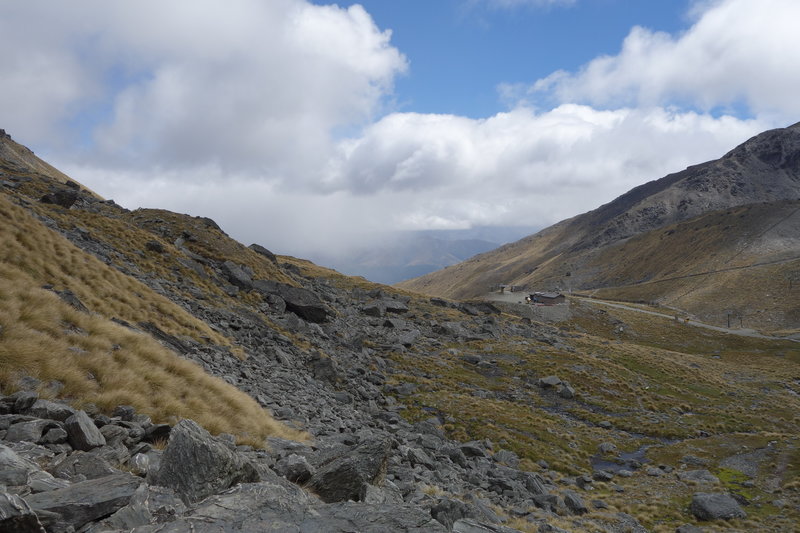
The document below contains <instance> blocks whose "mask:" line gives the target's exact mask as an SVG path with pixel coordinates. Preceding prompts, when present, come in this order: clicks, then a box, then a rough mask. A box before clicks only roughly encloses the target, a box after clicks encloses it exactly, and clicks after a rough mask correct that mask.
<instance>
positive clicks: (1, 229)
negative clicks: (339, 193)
mask: <svg viewBox="0 0 800 533" xmlns="http://www.w3.org/2000/svg"><path fill="white" fill-rule="evenodd" d="M46 283H50V284H52V285H54V286H55V287H57V288H61V289H69V290H72V291H73V292H74V293H75V294H76V295H78V297H79V298H80V299H81V300H82V302H83V303H84V304H85V305H86V306H87V307H88V308H89V309H90V310H91V311H92V313H90V314H87V313H84V312H81V311H78V310H77V309H75V308H73V307H71V306H70V305H68V304H66V303H65V302H63V301H62V300H61V299H60V298H59V297H58V296H57V295H56V294H54V293H53V292H51V291H49V290H46V289H43V288H42V287H41V286H42V285H43V284H46ZM0 302H1V305H0V386H2V388H3V390H4V391H5V392H10V391H12V390H14V388H15V386H16V381H17V380H18V379H19V377H21V376H23V375H31V376H33V377H36V378H38V379H40V380H42V381H49V380H58V381H60V382H62V383H63V384H64V389H63V391H62V393H61V395H62V396H63V397H65V398H67V399H69V400H71V401H72V402H73V403H75V404H76V405H78V406H80V405H83V404H88V403H93V404H95V405H97V406H98V407H100V408H101V409H103V410H107V411H110V410H111V409H113V408H114V407H115V406H117V405H120V404H130V405H133V406H134V407H136V408H137V409H138V410H139V411H140V412H143V413H146V414H148V415H150V416H151V417H152V418H153V419H154V420H156V421H162V422H175V421H176V420H177V419H179V418H191V419H193V420H196V421H197V422H198V423H200V424H202V425H203V426H204V427H206V428H207V429H208V430H209V431H211V432H212V433H220V432H226V433H231V434H234V435H237V436H239V437H240V439H243V440H244V441H245V442H248V443H252V444H256V445H263V439H264V438H265V437H267V436H270V435H276V436H282V437H286V438H302V437H303V435H302V434H301V433H300V432H297V431H295V430H291V429H288V428H286V427H285V426H283V425H281V424H280V423H278V422H276V421H275V420H273V419H272V418H271V416H270V415H269V413H268V412H267V411H265V410H264V409H262V408H261V407H260V406H259V405H258V404H257V403H256V402H255V401H254V400H253V399H252V398H250V397H249V396H248V395H247V394H245V393H243V392H241V391H239V390H238V389H236V388H235V387H233V386H231V385H229V384H227V383H225V382H224V381H222V380H221V379H218V378H215V377H212V376H210V375H208V374H206V373H205V372H204V370H203V369H202V368H201V367H200V366H198V365H196V364H194V363H192V362H190V361H188V360H184V359H181V358H180V357H178V356H177V355H175V354H174V353H173V352H171V351H169V350H168V349H166V348H165V347H163V346H162V345H161V344H160V343H158V342H157V341H156V340H154V339H153V338H151V337H149V336H147V335H145V334H143V333H138V332H135V331H132V330H130V329H128V328H125V327H122V326H120V325H118V324H116V323H114V322H112V321H111V320H110V318H111V317H119V318H122V319H123V320H126V321H129V322H132V323H137V322H139V321H150V322H153V323H155V324H156V325H158V326H159V327H161V328H162V329H164V330H166V331H169V332H174V333H177V334H180V335H186V336H192V337H195V338H198V337H199V338H204V337H205V338H206V339H209V340H212V341H217V342H219V344H226V343H228V341H227V339H225V338H224V337H222V336H221V335H219V334H217V333H215V332H214V331H212V330H211V329H210V328H208V327H207V326H206V325H205V324H204V323H203V322H201V321H199V320H197V319H195V318H194V317H192V316H191V315H189V314H188V313H187V312H185V311H183V310H182V309H181V308H179V307H178V306H176V305H174V304H172V303H171V302H170V301H169V300H167V299H166V298H163V297H161V296H159V295H157V294H155V293H153V292H152V291H151V290H150V289H149V288H147V287H146V286H144V285H143V284H141V283H139V282H138V281H136V280H133V279H132V278H129V277H127V276H125V275H124V274H122V273H120V272H117V271H116V270H114V269H112V268H110V267H108V266H107V265H104V264H103V263H101V262H100V261H98V260H97V259H95V258H94V257H91V256H89V255H88V254H85V253H84V252H82V251H81V250H79V249H77V248H76V247H74V246H73V245H72V244H70V243H69V242H67V241H66V240H65V239H63V238H61V237H60V236H58V235H57V234H55V233H54V232H52V231H50V230H48V229H46V228H45V227H44V226H42V225H41V224H39V223H38V222H37V221H35V220H34V219H33V218H32V217H31V216H30V215H28V214H27V213H25V212H24V211H23V210H22V209H21V208H19V207H16V206H14V205H12V204H10V203H9V202H8V201H7V200H6V199H5V198H4V197H0Z"/></svg>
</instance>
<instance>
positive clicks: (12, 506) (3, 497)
mask: <svg viewBox="0 0 800 533" xmlns="http://www.w3.org/2000/svg"><path fill="white" fill-rule="evenodd" d="M0 532H3V533H45V531H44V527H42V524H41V522H39V518H38V517H37V516H36V513H35V512H34V511H33V509H31V506H30V505H28V503H27V502H26V501H25V500H23V499H22V498H20V497H19V496H17V495H15V494H8V493H6V492H0Z"/></svg>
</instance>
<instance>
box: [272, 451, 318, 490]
mask: <svg viewBox="0 0 800 533" xmlns="http://www.w3.org/2000/svg"><path fill="white" fill-rule="evenodd" d="M275 473H276V474H278V475H279V476H283V477H285V478H286V479H288V480H289V481H291V482H293V483H305V482H306V481H308V480H309V479H310V478H311V476H312V475H314V467H313V466H311V465H310V464H308V459H306V458H305V457H303V456H302V455H297V454H296V453H292V454H289V455H288V456H287V457H284V458H283V459H281V460H279V461H278V462H277V463H276V464H275Z"/></svg>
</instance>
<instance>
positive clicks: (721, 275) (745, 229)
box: [400, 124, 800, 329]
mask: <svg viewBox="0 0 800 533" xmlns="http://www.w3.org/2000/svg"><path fill="white" fill-rule="evenodd" d="M794 278H798V279H797V280H796V281H792V280H793V279H794ZM790 282H791V283H792V287H793V288H792V292H789V290H788V289H789V285H790ZM497 283H513V284H516V285H527V286H528V287H530V288H531V289H537V290H539V289H559V290H577V291H584V292H587V293H590V294H594V295H602V296H604V297H607V298H617V299H623V300H632V301H644V302H649V303H658V304H660V305H667V306H673V307H676V308H678V309H680V310H681V311H685V312H689V313H695V314H698V315H699V316H701V317H703V318H704V319H706V320H710V321H712V322H716V323H723V322H726V321H727V317H728V316H729V315H731V314H732V315H735V316H737V317H743V320H742V322H748V323H749V324H750V325H752V326H757V327H768V328H773V329H774V328H797V327H798V324H800V124H795V125H793V126H790V127H788V128H781V129H776V130H770V131H767V132H764V133H761V134H759V135H757V136H755V137H753V138H752V139H750V140H748V141H746V142H745V143H743V144H741V145H740V146H738V147H736V148H734V149H733V150H731V151H730V152H729V153H727V154H725V155H724V156H723V157H721V158H720V159H717V160H714V161H709V162H706V163H703V164H700V165H695V166H691V167H689V168H687V169H686V170H683V171H681V172H677V173H675V174H670V175H668V176H666V177H663V178H661V179H659V180H655V181H651V182H649V183H646V184H644V185H641V186H639V187H636V188H634V189H632V190H631V191H629V192H627V193H625V194H623V195H622V196H620V197H619V198H617V199H615V200H614V201H612V202H610V203H608V204H606V205H603V206H601V207H599V208H597V209H595V210H594V211H590V212H588V213H585V214H582V215H579V216H576V217H573V218H571V219H568V220H564V221H562V222H559V223H558V224H555V225H553V226H551V227H549V228H546V229H544V230H542V231H540V232H538V233H536V234H534V235H531V236H528V237H525V238H523V239H521V240H519V241H517V242H514V243H512V244H507V245H505V246H502V247H500V248H498V249H496V250H493V251H490V252H487V253H483V254H480V255H478V256H476V257H473V258H471V259H469V260H467V261H465V262H462V263H459V264H457V265H453V266H450V267H448V268H445V269H443V270H440V271H437V272H434V273H431V274H428V275H425V276H422V277H419V278H416V279H413V280H410V281H407V282H404V283H401V284H400V286H401V287H403V288H406V289H411V290H415V291H420V292H425V293H428V294H432V295H438V296H446V297H452V298H466V297H475V296H480V295H483V294H485V293H486V292H487V290H488V288H489V287H490V286H491V285H494V284H497ZM590 291H591V292H590ZM756 302H757V303H756Z"/></svg>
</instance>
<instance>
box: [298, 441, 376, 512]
mask: <svg viewBox="0 0 800 533" xmlns="http://www.w3.org/2000/svg"><path fill="white" fill-rule="evenodd" d="M390 447H391V443H390V441H389V440H388V439H380V438H374V439H369V440H366V441H364V442H362V443H361V444H359V445H358V446H356V447H355V448H353V449H352V450H350V451H348V452H346V453H345V454H343V455H340V456H337V457H334V458H333V459H331V460H330V461H328V462H327V463H325V464H323V465H320V466H319V467H318V469H317V472H316V473H315V474H314V475H313V476H312V477H311V479H310V480H309V482H308V487H309V488H310V489H311V490H313V491H314V492H315V493H316V494H317V495H318V496H319V497H320V498H321V499H322V500H323V501H325V502H328V503H331V502H343V501H347V500H358V499H359V497H360V494H361V490H362V487H363V486H364V485H365V484H370V485H380V484H381V483H382V482H383V479H384V477H385V475H386V468H387V463H388V459H389V450H390Z"/></svg>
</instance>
